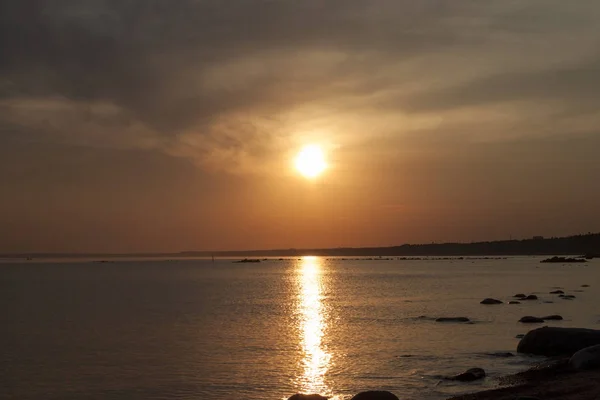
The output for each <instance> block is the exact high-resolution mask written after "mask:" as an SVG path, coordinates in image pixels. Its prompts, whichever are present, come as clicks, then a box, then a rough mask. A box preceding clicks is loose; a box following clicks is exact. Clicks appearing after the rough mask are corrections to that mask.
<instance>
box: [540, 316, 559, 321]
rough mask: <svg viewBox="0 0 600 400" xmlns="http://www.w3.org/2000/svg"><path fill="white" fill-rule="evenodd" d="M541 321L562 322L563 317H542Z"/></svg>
mask: <svg viewBox="0 0 600 400" xmlns="http://www.w3.org/2000/svg"><path fill="white" fill-rule="evenodd" d="M542 319H543V320H545V321H562V320H563V317H561V316H560V315H548V316H546V317H542Z"/></svg>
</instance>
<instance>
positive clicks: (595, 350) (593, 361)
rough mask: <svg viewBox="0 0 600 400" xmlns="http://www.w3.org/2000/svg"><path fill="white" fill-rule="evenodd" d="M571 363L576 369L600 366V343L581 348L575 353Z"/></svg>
mask: <svg viewBox="0 0 600 400" xmlns="http://www.w3.org/2000/svg"><path fill="white" fill-rule="evenodd" d="M569 365H570V366H571V367H573V368H575V369H594V368H600V345H597V346H591V347H586V348H585V349H582V350H579V351H578V352H577V353H575V354H573V356H572V357H571V359H570V360H569Z"/></svg>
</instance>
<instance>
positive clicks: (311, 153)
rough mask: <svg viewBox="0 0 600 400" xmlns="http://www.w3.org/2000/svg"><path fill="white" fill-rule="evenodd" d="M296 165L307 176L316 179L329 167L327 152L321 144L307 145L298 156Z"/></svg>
mask: <svg viewBox="0 0 600 400" xmlns="http://www.w3.org/2000/svg"><path fill="white" fill-rule="evenodd" d="M295 165H296V169H297V170H298V172H300V174H302V175H303V176H304V177H305V178H309V179H314V178H316V177H318V176H319V175H321V174H322V173H323V172H324V171H325V169H327V162H326V161H325V153H324V152H323V149H322V148H321V146H319V145H316V144H309V145H306V146H304V147H303V148H302V150H300V152H299V153H298V155H297V156H296V162H295Z"/></svg>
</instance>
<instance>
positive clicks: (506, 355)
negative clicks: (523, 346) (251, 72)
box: [488, 352, 515, 358]
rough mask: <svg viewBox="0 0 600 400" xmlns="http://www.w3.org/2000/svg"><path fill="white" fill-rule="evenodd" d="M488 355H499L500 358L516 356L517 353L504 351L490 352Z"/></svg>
mask: <svg viewBox="0 0 600 400" xmlns="http://www.w3.org/2000/svg"><path fill="white" fill-rule="evenodd" d="M488 355H490V356H492V357H499V358H509V357H514V356H515V355H514V354H513V353H509V352H506V353H503V352H499V353H488Z"/></svg>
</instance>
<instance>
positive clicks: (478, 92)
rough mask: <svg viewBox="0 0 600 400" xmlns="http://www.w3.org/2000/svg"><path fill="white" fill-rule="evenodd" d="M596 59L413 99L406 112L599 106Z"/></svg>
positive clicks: (507, 75) (599, 67) (484, 80)
mask: <svg viewBox="0 0 600 400" xmlns="http://www.w3.org/2000/svg"><path fill="white" fill-rule="evenodd" d="M599 75H600V58H595V59H592V60H586V62H585V63H583V64H578V65H575V66H569V67H558V68H550V67H549V68H547V69H544V70H539V71H532V72H531V71H528V72H525V73H519V72H513V73H505V74H497V75H493V76H489V77H485V78H482V79H478V80H474V81H470V82H466V83H464V84H462V85H458V86H454V87H451V88H448V89H443V90H437V91H435V92H431V93H424V94H422V95H420V96H413V97H411V99H410V102H407V104H406V105H404V107H406V108H407V109H408V110H409V111H416V112H432V111H446V110H450V109H454V108H460V107H472V106H485V105H488V104H494V103H502V102H514V101H523V100H528V101H536V102H546V101H559V102H561V103H562V104H563V106H564V107H566V108H570V107H576V108H577V109H580V107H585V106H586V105H593V106H595V107H599V106H600V79H596V77H598V76H599Z"/></svg>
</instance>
